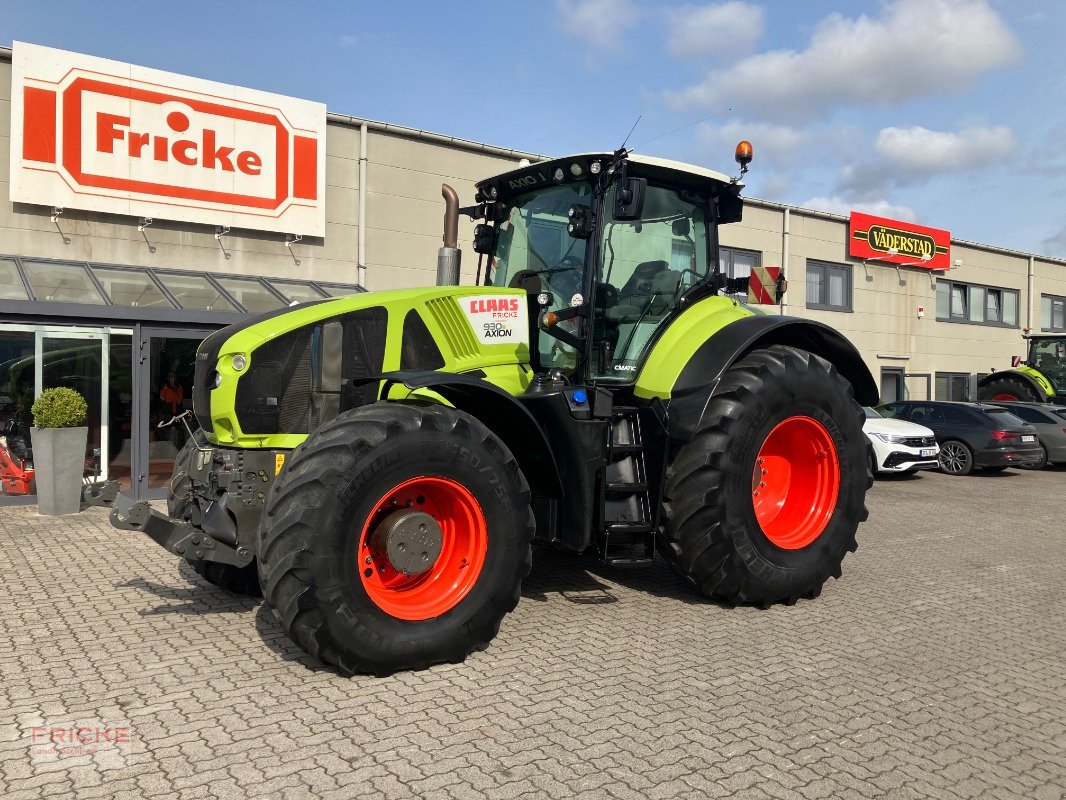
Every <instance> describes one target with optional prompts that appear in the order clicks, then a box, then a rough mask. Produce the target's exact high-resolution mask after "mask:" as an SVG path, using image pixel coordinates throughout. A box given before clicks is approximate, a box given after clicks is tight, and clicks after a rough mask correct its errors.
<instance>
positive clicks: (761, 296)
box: [748, 267, 783, 306]
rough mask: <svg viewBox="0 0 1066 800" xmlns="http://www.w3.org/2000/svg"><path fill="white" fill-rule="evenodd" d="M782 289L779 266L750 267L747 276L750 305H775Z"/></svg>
mask: <svg viewBox="0 0 1066 800" xmlns="http://www.w3.org/2000/svg"><path fill="white" fill-rule="evenodd" d="M782 291H783V289H782V280H781V267H752V268H751V276H750V277H749V278H748V303H749V304H750V305H765V306H772V305H777V303H778V302H779V299H780V295H781V292H782Z"/></svg>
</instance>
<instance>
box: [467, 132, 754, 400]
mask: <svg viewBox="0 0 1066 800" xmlns="http://www.w3.org/2000/svg"><path fill="white" fill-rule="evenodd" d="M750 152H751V150H750V145H748V144H747V143H746V142H744V143H742V146H741V147H739V148H738V161H740V163H741V164H742V167H746V164H747V161H748V160H750ZM740 189H741V184H740V183H739V181H738V180H734V179H731V178H729V177H728V176H726V175H724V174H722V173H719V172H714V171H712V170H709V169H703V168H700V167H694V166H691V165H687V164H681V163H678V162H673V161H668V160H665V159H659V158H650V157H647V156H637V155H633V154H630V153H627V152H626V151H624V150H620V151H618V152H616V153H613V154H607V153H594V154H586V155H580V156H571V157H568V158H561V159H556V160H553V161H548V162H545V163H542V164H534V165H531V166H527V167H523V168H521V169H518V170H515V171H513V172H509V173H505V174H503V175H500V176H498V177H495V178H492V179H490V180H487V181H483V182H482V183H480V184H478V195H477V199H478V200H479V203H480V205H478V206H476V207H474V208H472V209H464V211H466V212H467V213H470V214H471V216H476V217H480V218H481V219H483V220H485V223H484V224H482V225H479V226H478V227H477V233H476V236H475V243H474V249H475V251H477V252H478V253H479V254H480V255H481V260H480V261H479V269H478V277H479V281H481V280H483V281H484V283H485V284H486V285H490V286H496V287H501V288H503V287H510V288H523V289H525V290H526V292H527V295H528V297H529V299H530V307H531V308H532V309H533V311H532V314H531V316H532V317H533V319H532V322H533V323H534V324H533V325H532V326H531V327H532V329H533V330H534V331H536V333H534V336H533V339H534V341H533V342H531V357H532V361H533V364H532V366H533V368H534V369H535V370H537V371H542V370H549V371H555V370H558V371H560V372H562V373H563V374H564V375H566V376H567V377H568V378H569V379H570V380H577V381H589V382H592V383H627V382H632V381H633V380H634V379H635V378H636V375H637V373H638V372H639V369H640V366H641V364H642V363H643V359H644V356H645V355H646V353H647V352H648V349H649V347H650V345H652V344H653V343H654V342H655V341H656V339H657V338H658V336H659V335H660V334H661V333H662V331H663V330H665V328H666V327H667V326H668V324H669V323H670V321H671V320H672V319H673V318H674V317H675V316H676V315H677V314H678V313H679V312H680V311H681V310H682V309H683V308H685V307H686V306H687V305H688V304H691V303H692V302H694V301H695V300H697V299H700V298H702V297H706V296H708V295H711V294H716V293H717V290H718V289H719V288H721V286H720V285H719V282H720V280H721V277H720V274H719V272H718V270H717V264H718V240H717V236H716V227H717V225H718V224H721V223H725V222H734V221H737V220H739V219H740V216H741V201H740V198H739V192H740Z"/></svg>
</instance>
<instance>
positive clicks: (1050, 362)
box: [977, 333, 1066, 403]
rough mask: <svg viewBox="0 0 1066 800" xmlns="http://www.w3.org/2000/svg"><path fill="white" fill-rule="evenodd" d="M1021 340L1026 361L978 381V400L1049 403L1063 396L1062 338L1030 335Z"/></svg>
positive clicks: (1065, 340) (1065, 354)
mask: <svg viewBox="0 0 1066 800" xmlns="http://www.w3.org/2000/svg"><path fill="white" fill-rule="evenodd" d="M1025 338H1026V339H1028V340H1029V356H1028V358H1026V359H1025V361H1021V362H1019V363H1016V364H1015V365H1014V367H1013V368H1012V369H1008V370H1002V371H1000V372H993V373H992V374H991V375H986V376H985V377H983V378H981V380H979V381H978V382H977V398H978V399H979V400H1024V401H1028V402H1031V403H1051V402H1058V400H1059V398H1061V397H1063V396H1066V335H1064V334H1061V333H1060V334H1046V335H1045V334H1033V335H1031V336H1026V337H1025ZM1015 361H1017V357H1016V358H1015Z"/></svg>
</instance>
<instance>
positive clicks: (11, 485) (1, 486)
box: [0, 436, 36, 494]
mask: <svg viewBox="0 0 1066 800" xmlns="http://www.w3.org/2000/svg"><path fill="white" fill-rule="evenodd" d="M35 492H36V487H34V485H33V467H27V466H26V459H24V458H15V456H14V455H13V454H12V452H11V448H10V447H9V446H8V443H7V437H6V436H0V494H34V493H35Z"/></svg>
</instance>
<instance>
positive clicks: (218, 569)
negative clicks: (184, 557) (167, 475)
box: [167, 430, 263, 597]
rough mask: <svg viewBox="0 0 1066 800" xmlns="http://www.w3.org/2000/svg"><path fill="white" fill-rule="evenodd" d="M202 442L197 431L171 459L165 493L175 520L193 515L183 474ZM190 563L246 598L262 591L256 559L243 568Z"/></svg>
mask: <svg viewBox="0 0 1066 800" xmlns="http://www.w3.org/2000/svg"><path fill="white" fill-rule="evenodd" d="M205 441H207V440H206V438H205V437H204V434H203V431H201V430H196V431H195V432H194V433H193V436H192V438H191V439H189V440H188V441H187V442H186V443H185V445H184V446H183V447H182V448H181V450H179V451H178V455H177V457H176V458H175V459H174V474H173V476H172V477H171V479H170V492H169V493H168V494H167V512H168V513H169V514H170V516H172V517H174V518H175V519H184V520H187V521H188V520H191V518H192V506H193V500H192V495H191V493H190V491H189V487H188V481H186V480H184V476H185V475H186V474H187V471H188V468H189V465H190V464H191V463H192V459H193V453H195V451H196V446H197V445H202V444H203V443H204V442H205ZM189 565H190V566H191V567H192V568H193V569H194V570H195V571H196V574H197V575H199V576H200V577H201V578H203V579H204V580H205V581H207V582H208V583H210V584H211V585H212V586H217V587H218V588H219V589H225V590H226V591H227V592H233V593H234V594H242V595H247V596H248V597H262V596H263V590H262V589H261V588H259V573H258V571H257V570H256V566H255V559H252V563H251V564H248V565H247V566H244V567H235V566H233V565H232V564H219V563H217V562H214V561H198V560H190V561H189Z"/></svg>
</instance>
